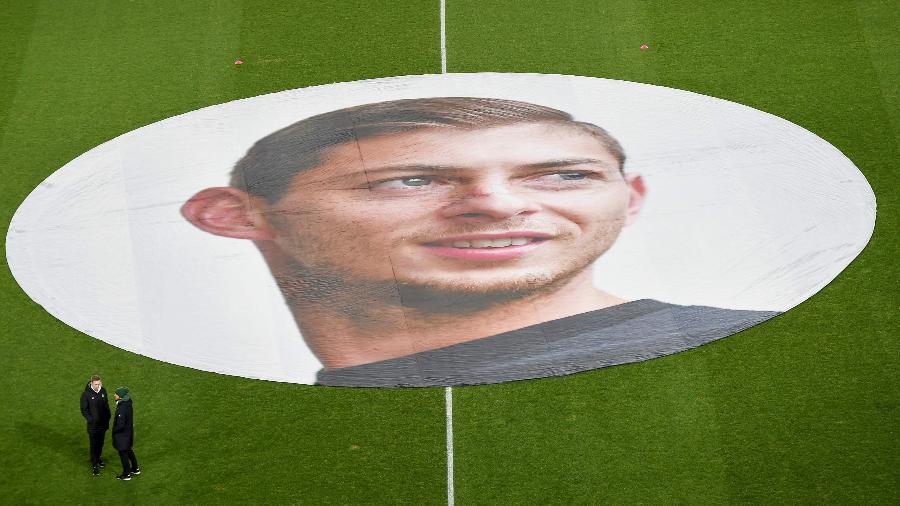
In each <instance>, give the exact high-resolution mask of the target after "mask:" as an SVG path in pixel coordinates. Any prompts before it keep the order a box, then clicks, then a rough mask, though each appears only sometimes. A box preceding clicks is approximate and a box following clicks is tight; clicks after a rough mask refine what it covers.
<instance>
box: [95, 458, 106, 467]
mask: <svg viewBox="0 0 900 506" xmlns="http://www.w3.org/2000/svg"><path fill="white" fill-rule="evenodd" d="M97 465H98V466H100V469H103V468H104V467H106V462H103V459H100V463H99V464H97Z"/></svg>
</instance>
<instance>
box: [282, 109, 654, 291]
mask: <svg viewBox="0 0 900 506" xmlns="http://www.w3.org/2000/svg"><path fill="white" fill-rule="evenodd" d="M642 193H643V188H642V182H641V180H640V177H639V176H636V175H627V176H626V175H623V174H622V172H621V171H620V169H619V165H618V163H617V160H616V159H615V158H614V157H613V155H611V154H610V153H609V151H608V150H607V149H606V148H605V147H604V146H603V144H602V143H601V142H600V141H599V140H598V139H597V138H596V137H594V136H593V135H592V134H591V133H589V132H587V131H585V130H583V129H581V128H578V127H575V126H568V125H558V124H515V125H508V126H499V127H492V128H482V129H453V128H426V129H419V130H414V131H411V132H407V133H401V134H392V135H384V136H377V137H370V138H363V139H361V140H360V141H359V142H358V143H347V144H343V145H339V146H337V147H335V148H332V149H331V150H330V151H329V152H327V154H326V156H325V157H324V160H323V162H322V163H321V164H320V165H319V166H318V167H315V168H313V169H310V170H307V171H304V172H302V173H300V174H298V175H297V176H296V177H295V178H294V179H293V181H292V183H291V188H290V190H289V192H288V193H287V194H286V195H285V196H284V197H283V198H282V199H280V200H279V201H278V202H277V203H275V204H273V205H272V206H271V207H270V208H269V209H267V210H266V213H267V215H268V217H269V221H270V222H271V223H272V224H273V225H274V228H275V230H276V231H277V234H276V235H277V237H276V239H275V242H276V244H277V245H278V248H279V249H280V250H281V251H282V252H283V253H284V254H286V255H288V256H289V257H290V258H291V259H292V260H294V261H295V262H296V263H297V264H299V265H301V266H303V267H304V268H305V269H306V271H307V272H313V273H315V272H324V273H327V274H328V275H329V276H338V277H339V278H342V279H344V280H346V281H348V282H352V281H353V280H361V281H366V282H391V283H393V282H398V283H400V284H401V285H410V286H422V287H428V288H431V289H437V290H441V291H449V292H479V293H493V292H502V291H510V290H520V291H521V290H526V291H527V290H534V289H540V288H541V287H543V286H547V285H548V284H550V283H552V282H553V281H556V280H559V279H565V278H566V277H570V276H571V275H573V274H576V273H578V272H580V271H582V270H583V269H584V268H585V267H587V266H588V265H590V263H591V262H592V261H594V260H595V259H596V258H597V257H598V256H600V255H601V254H602V253H603V252H604V251H606V250H607V249H608V248H609V247H610V246H611V245H612V244H613V242H614V241H615V239H616V237H617V236H618V234H619V232H620V230H621V229H622V227H623V226H624V225H625V224H626V222H627V221H628V220H630V219H631V218H632V217H633V216H634V215H635V214H636V213H637V211H638V207H639V203H640V197H641V195H642Z"/></svg>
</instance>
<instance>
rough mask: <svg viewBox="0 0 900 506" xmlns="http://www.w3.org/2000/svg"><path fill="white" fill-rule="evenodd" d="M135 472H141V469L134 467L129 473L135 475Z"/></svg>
mask: <svg viewBox="0 0 900 506" xmlns="http://www.w3.org/2000/svg"><path fill="white" fill-rule="evenodd" d="M136 474H141V470H140V469H134V470H132V471H131V475H132V476H134V475H136Z"/></svg>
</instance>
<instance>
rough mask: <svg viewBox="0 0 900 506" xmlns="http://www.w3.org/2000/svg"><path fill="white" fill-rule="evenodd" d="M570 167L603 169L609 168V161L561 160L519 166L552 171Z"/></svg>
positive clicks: (599, 159)
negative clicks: (598, 166)
mask: <svg viewBox="0 0 900 506" xmlns="http://www.w3.org/2000/svg"><path fill="white" fill-rule="evenodd" d="M572 165H602V166H603V167H605V168H609V167H610V163H609V161H608V160H603V159H601V158H561V159H559V160H547V161H543V162H535V163H529V164H525V165H521V167H524V168H528V169H553V168H556V167H569V166H572Z"/></svg>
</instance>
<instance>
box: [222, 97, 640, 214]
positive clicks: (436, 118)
mask: <svg viewBox="0 0 900 506" xmlns="http://www.w3.org/2000/svg"><path fill="white" fill-rule="evenodd" d="M516 123H547V124H559V125H569V126H575V127H577V128H581V129H582V130H584V131H586V132H588V133H590V134H592V135H594V136H595V137H596V138H597V140H599V141H600V143H601V144H602V145H603V146H604V147H605V148H606V149H607V150H608V151H609V152H610V154H612V155H613V156H614V157H615V158H616V160H617V161H618V162H619V170H623V167H624V164H625V151H624V150H623V149H622V146H621V145H620V144H619V142H618V141H617V140H616V139H615V138H613V137H612V136H611V135H610V134H609V133H607V132H606V130H604V129H602V128H600V127H599V126H597V125H594V124H591V123H585V122H581V121H576V120H575V119H574V118H573V117H572V115H571V114H569V113H566V112H563V111H560V110H557V109H553V108H551V107H544V106H541V105H536V104H531V103H528V102H519V101H516V100H503V99H498V98H474V97H439V98H416V99H406V100H392V101H389V102H378V103H375V104H365V105H360V106H356V107H348V108H346V109H339V110H336V111H331V112H327V113H324V114H319V115H317V116H312V117H310V118H306V119H304V120H301V121H298V122H296V123H294V124H292V125H290V126H287V127H285V128H282V129H281V130H278V131H277V132H274V133H271V134H269V135H267V136H265V137H263V138H262V139H260V140H258V141H256V143H255V144H254V145H253V146H252V147H251V148H250V150H249V151H247V154H246V155H244V157H243V158H241V159H240V160H238V162H237V164H235V166H234V170H233V171H232V173H231V186H233V187H235V188H239V189H241V190H243V191H246V192H247V193H249V194H251V195H256V196H259V197H263V198H265V199H266V200H267V201H269V202H270V203H274V202H276V201H278V199H280V198H281V197H282V196H283V195H284V194H285V193H286V192H287V190H288V187H289V186H290V182H291V180H292V179H293V177H294V176H295V175H296V174H298V173H299V172H301V171H304V170H307V169H310V168H313V167H315V166H317V165H319V164H320V163H321V162H322V159H323V157H324V155H325V151H326V150H328V149H330V148H333V147H335V146H338V145H341V144H344V143H347V142H355V141H357V140H359V139H362V138H366V137H373V136H377V135H389V134H396V133H401V132H409V131H412V130H418V129H421V128H458V129H465V130H470V129H478V128H490V127H495V126H505V125H510V124H516Z"/></svg>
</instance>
